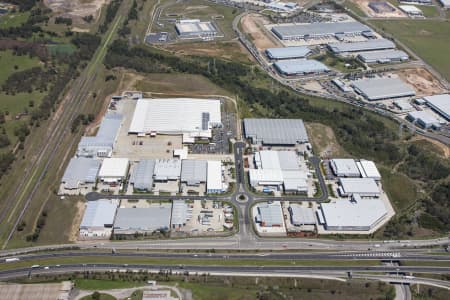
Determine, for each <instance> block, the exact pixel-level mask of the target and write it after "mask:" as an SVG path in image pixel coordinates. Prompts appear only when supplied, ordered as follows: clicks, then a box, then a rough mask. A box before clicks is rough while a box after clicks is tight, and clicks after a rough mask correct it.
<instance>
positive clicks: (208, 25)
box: [175, 19, 218, 39]
mask: <svg viewBox="0 0 450 300" xmlns="http://www.w3.org/2000/svg"><path fill="white" fill-rule="evenodd" d="M175 29H176V31H177V34H178V36H179V37H180V38H183V39H196V38H214V37H215V36H217V34H218V30H217V29H216V27H215V26H214V24H213V23H212V22H202V21H200V20H198V19H191V20H180V21H178V23H176V24H175Z"/></svg>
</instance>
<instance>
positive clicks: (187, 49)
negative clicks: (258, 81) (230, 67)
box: [164, 41, 253, 63]
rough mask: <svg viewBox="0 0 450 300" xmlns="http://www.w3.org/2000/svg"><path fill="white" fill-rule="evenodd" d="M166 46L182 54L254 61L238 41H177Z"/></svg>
mask: <svg viewBox="0 0 450 300" xmlns="http://www.w3.org/2000/svg"><path fill="white" fill-rule="evenodd" d="M164 48H165V49H167V50H171V51H175V53H176V54H181V55H206V56H213V57H220V58H223V59H227V60H233V61H240V62H244V63H248V62H251V61H253V58H252V57H251V56H250V54H249V53H248V52H247V50H246V49H245V48H244V47H243V46H242V45H241V44H240V43H239V42H236V41H230V42H210V43H204V42H195V43H176V44H168V45H165V46H164Z"/></svg>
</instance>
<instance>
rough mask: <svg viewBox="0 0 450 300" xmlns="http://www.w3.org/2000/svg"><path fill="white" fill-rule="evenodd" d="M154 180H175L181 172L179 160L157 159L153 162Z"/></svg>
mask: <svg viewBox="0 0 450 300" xmlns="http://www.w3.org/2000/svg"><path fill="white" fill-rule="evenodd" d="M154 173H155V180H162V181H165V180H176V179H178V178H180V174H181V160H179V159H157V160H156V163H155V169H154Z"/></svg>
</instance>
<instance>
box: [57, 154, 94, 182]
mask: <svg viewBox="0 0 450 300" xmlns="http://www.w3.org/2000/svg"><path fill="white" fill-rule="evenodd" d="M100 165H101V162H100V161H99V160H95V159H92V158H87V157H73V158H72V159H71V160H70V162H69V164H68V165H67V168H66V171H65V172H64V175H63V177H62V179H61V182H63V183H65V187H66V188H68V189H76V188H78V185H79V184H80V183H94V182H95V180H96V179H97V174H98V172H99V170H100Z"/></svg>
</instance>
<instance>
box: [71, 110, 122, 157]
mask: <svg viewBox="0 0 450 300" xmlns="http://www.w3.org/2000/svg"><path fill="white" fill-rule="evenodd" d="M121 124H122V115H120V114H112V113H109V114H106V115H105V117H104V118H103V120H102V123H101V124H100V128H99V129H98V132H97V135H96V136H83V137H82V138H81V140H80V143H79V144H78V155H83V153H87V152H89V151H90V148H101V147H108V148H112V147H113V146H114V142H115V140H116V136H117V133H118V131H119V128H120V125H121Z"/></svg>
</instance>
